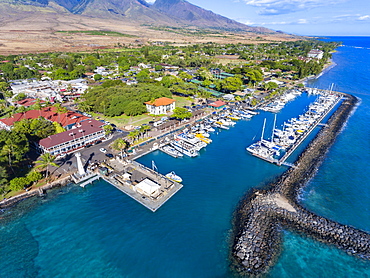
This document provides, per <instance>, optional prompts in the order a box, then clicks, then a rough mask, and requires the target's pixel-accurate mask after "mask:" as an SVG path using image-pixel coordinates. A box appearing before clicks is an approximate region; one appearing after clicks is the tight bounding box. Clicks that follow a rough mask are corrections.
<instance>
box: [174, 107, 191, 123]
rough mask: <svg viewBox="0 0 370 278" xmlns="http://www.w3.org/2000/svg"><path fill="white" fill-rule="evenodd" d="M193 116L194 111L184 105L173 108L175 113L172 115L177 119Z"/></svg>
mask: <svg viewBox="0 0 370 278" xmlns="http://www.w3.org/2000/svg"><path fill="white" fill-rule="evenodd" d="M191 116H192V113H191V112H189V111H188V110H187V109H186V108H183V107H176V108H175V109H174V110H173V114H172V117H175V118H176V119H180V120H183V119H186V118H190V117H191Z"/></svg>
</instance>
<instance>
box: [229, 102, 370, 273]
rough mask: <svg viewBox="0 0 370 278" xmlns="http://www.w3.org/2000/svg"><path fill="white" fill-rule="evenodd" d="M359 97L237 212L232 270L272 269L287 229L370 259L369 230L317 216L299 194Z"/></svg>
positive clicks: (342, 105) (247, 198)
mask: <svg viewBox="0 0 370 278" xmlns="http://www.w3.org/2000/svg"><path fill="white" fill-rule="evenodd" d="M356 103H357V99H356V98H355V97H353V96H346V98H345V99H344V101H343V102H342V104H341V105H340V107H339V108H338V109H337V111H336V112H335V113H334V114H333V115H332V116H331V117H330V119H329V121H328V124H327V125H326V126H325V127H323V129H321V130H320V132H319V133H318V134H317V136H316V137H315V139H314V140H313V141H312V142H311V143H310V144H309V145H308V146H307V148H306V149H305V151H304V152H303V153H302V154H301V155H300V157H299V158H298V160H297V162H296V165H297V167H294V168H290V169H288V170H287V171H286V172H285V173H283V174H282V175H281V176H280V178H279V179H277V181H276V182H275V183H272V184H269V185H267V189H266V190H259V191H253V192H250V194H248V195H247V196H246V197H245V199H244V200H243V201H242V202H241V204H240V206H239V208H238V209H237V211H236V212H235V218H234V234H233V242H232V248H231V253H230V258H231V262H232V267H233V269H234V270H235V271H236V272H237V273H239V274H242V275H260V274H263V273H265V272H266V271H268V269H269V267H270V266H271V265H273V264H274V262H275V261H276V260H277V258H278V255H279V253H280V250H281V239H282V234H281V231H282V229H289V230H293V231H296V232H298V233H300V234H305V235H307V236H309V237H312V238H314V239H316V240H319V241H321V242H324V243H327V244H331V245H335V246H337V247H338V248H340V249H342V250H344V251H345V252H347V253H348V254H351V255H355V256H357V257H360V258H362V259H366V260H370V234H369V233H367V232H365V231H361V230H358V229H355V228H353V227H350V226H348V225H342V224H339V223H337V222H334V221H331V220H329V219H326V218H324V217H321V216H318V215H316V214H314V213H312V212H310V211H308V210H307V209H305V208H303V207H302V205H301V204H300V203H299V201H298V196H299V194H300V192H301V189H302V187H303V186H305V185H306V183H307V182H308V181H309V180H310V179H311V178H312V177H313V175H314V174H315V172H316V169H317V168H318V167H319V165H320V164H321V162H322V160H323V158H324V156H325V154H326V151H327V150H328V148H329V147H330V146H331V145H332V143H333V142H334V141H335V138H336V136H337V135H338V133H339V132H340V130H341V129H342V127H343V125H344V123H345V122H346V121H347V119H348V116H349V114H350V113H351V111H352V110H353V107H354V106H355V105H356Z"/></svg>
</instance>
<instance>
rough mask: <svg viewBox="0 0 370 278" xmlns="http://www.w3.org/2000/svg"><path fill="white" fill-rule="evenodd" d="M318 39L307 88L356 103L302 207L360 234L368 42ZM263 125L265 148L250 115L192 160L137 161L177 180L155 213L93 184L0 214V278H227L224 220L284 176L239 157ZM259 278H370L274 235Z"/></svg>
mask: <svg viewBox="0 0 370 278" xmlns="http://www.w3.org/2000/svg"><path fill="white" fill-rule="evenodd" d="M329 39H331V40H340V41H343V42H344V45H345V46H343V47H340V48H338V51H337V52H336V53H335V54H334V55H333V59H334V61H335V62H336V64H337V65H336V66H335V67H334V68H332V69H330V70H329V71H327V72H326V73H325V74H323V75H322V76H321V77H320V78H319V79H316V80H311V81H310V82H309V84H308V85H309V86H312V87H318V88H324V89H326V88H328V87H329V86H330V84H331V83H335V86H334V88H335V89H336V90H338V91H343V92H348V93H351V94H354V95H356V96H358V97H360V98H361V103H360V105H359V106H358V108H357V110H356V112H355V113H354V114H353V115H352V116H351V118H350V119H349V121H348V123H347V124H346V127H345V128H344V129H343V131H342V133H341V134H340V135H339V137H338V140H337V142H336V143H335V144H334V146H333V147H332V148H331V149H330V150H329V152H328V154H327V156H326V159H325V161H324V163H323V165H322V166H321V167H320V169H319V171H318V173H317V175H316V176H315V177H314V178H313V179H312V181H310V183H309V184H308V185H307V187H306V188H305V191H304V193H303V195H302V202H303V203H304V205H305V206H307V207H308V208H309V209H310V210H312V211H314V212H316V213H318V214H320V215H323V216H326V217H329V218H331V219H334V220H336V221H339V222H341V223H344V224H348V225H352V226H354V227H357V228H361V229H363V230H366V231H370V186H369V185H370V177H369V173H370V169H369V167H370V166H369V164H368V161H369V159H370V152H369V149H370V148H369V147H370V146H369V144H370V143H369V134H370V130H369V129H370V125H369V122H370V109H369V105H370V90H369V85H370V68H369V67H367V65H368V64H369V62H370V49H369V48H370V38H364V37H357V38H351V37H344V38H329ZM359 47H361V48H359ZM314 100H315V96H307V95H305V94H303V95H302V96H300V97H298V98H297V99H296V100H295V101H294V102H291V103H289V104H288V105H287V106H286V107H285V108H284V109H283V110H282V111H281V112H280V113H279V114H278V115H277V125H281V124H282V123H283V121H285V120H287V119H289V118H291V117H295V116H297V115H299V114H301V113H302V112H303V111H304V109H305V107H306V106H307V105H308V103H310V102H312V101H314ZM265 118H266V131H265V138H268V137H269V134H271V130H272V125H273V115H272V114H271V113H266V112H262V113H261V114H259V115H257V116H256V117H254V118H253V119H252V120H251V121H240V122H238V124H237V125H236V126H235V127H234V128H232V129H230V130H226V131H221V132H217V133H215V134H213V135H212V137H211V138H212V139H213V143H212V144H210V145H209V146H207V148H206V149H205V150H202V151H201V155H200V156H199V157H197V158H192V159H191V158H187V157H184V158H180V159H174V158H172V157H169V156H167V155H165V154H163V153H161V152H159V151H156V152H153V153H152V154H150V155H147V156H145V157H143V158H141V159H140V160H139V162H140V163H143V164H145V165H147V166H150V165H151V162H152V161H155V164H156V165H157V167H158V169H159V171H160V172H161V173H164V174H166V173H167V172H169V171H172V170H174V171H175V172H176V173H177V174H178V175H180V176H181V177H182V178H183V180H184V181H183V183H184V187H183V188H182V189H181V190H180V191H179V192H178V193H177V194H176V195H175V196H174V197H173V198H171V199H170V200H169V201H168V202H167V203H166V204H165V205H164V206H163V207H162V208H160V209H159V210H158V211H157V212H155V213H152V212H151V211H149V210H148V209H146V208H144V207H143V206H141V205H140V204H138V203H136V202H135V201H134V200H132V199H131V198H129V197H128V196H126V195H124V194H123V193H121V192H120V191H118V190H117V189H115V188H114V187H113V186H111V185H109V184H107V183H105V182H102V181H98V182H95V183H94V184H92V185H88V186H87V187H85V188H80V187H79V186H76V185H72V186H68V187H64V188H61V189H58V190H54V191H52V192H50V193H49V194H48V195H47V196H46V197H45V198H33V199H28V200H25V201H23V202H21V203H20V204H19V205H18V206H17V207H16V208H12V209H8V210H5V211H3V212H2V214H1V215H0V217H1V219H0V221H1V222H0V277H135V278H136V277H138V278H139V277H161V278H162V277H184V278H186V277H233V276H232V274H231V273H230V270H229V260H228V254H229V244H230V229H231V222H232V216H233V211H234V210H235V208H236V206H237V204H238V202H239V201H240V199H241V198H242V197H243V195H244V194H245V193H246V192H248V191H249V190H250V189H251V188H258V187H263V186H264V185H265V184H266V183H267V182H269V181H271V180H273V179H274V178H275V177H276V176H278V175H279V174H281V173H282V172H283V171H284V170H285V169H284V168H283V167H278V166H276V165H271V164H269V163H266V162H264V161H261V160H259V159H257V158H255V157H253V156H251V155H249V154H248V153H247V152H246V151H245V147H246V146H247V145H249V144H250V143H252V142H253V141H254V140H256V139H258V138H259V137H260V136H261V132H262V123H263V120H264V119H265ZM303 147H304V146H302V147H301V149H302V148H303ZM298 151H300V150H298ZM297 154H298V153H296V154H294V155H295V156H296V155H297ZM294 155H293V157H292V158H291V161H292V160H293V159H294ZM267 276H268V277H333V278H334V277H353V278H354V277H370V262H368V261H362V260H359V259H357V258H354V257H351V256H349V255H347V254H345V253H344V252H342V251H341V250H338V249H336V248H334V247H331V246H327V245H324V244H321V243H319V242H317V241H314V240H312V239H309V238H306V237H304V236H300V235H297V234H294V233H292V232H290V231H285V232H284V244H283V251H282V253H281V256H280V258H279V260H278V262H277V264H276V265H275V266H274V267H273V268H272V269H271V271H270V272H269V273H268V274H267Z"/></svg>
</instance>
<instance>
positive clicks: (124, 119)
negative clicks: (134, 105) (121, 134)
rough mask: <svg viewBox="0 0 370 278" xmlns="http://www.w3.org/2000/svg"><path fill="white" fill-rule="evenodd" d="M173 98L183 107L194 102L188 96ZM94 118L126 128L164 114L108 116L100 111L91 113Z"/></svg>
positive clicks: (156, 118) (178, 105)
mask: <svg viewBox="0 0 370 278" xmlns="http://www.w3.org/2000/svg"><path fill="white" fill-rule="evenodd" d="M172 97H173V99H175V100H176V107H183V106H186V105H188V106H190V104H191V103H192V99H190V98H188V97H179V96H172ZM90 114H91V115H92V116H93V117H94V118H96V119H98V120H100V119H103V120H105V121H108V122H110V123H112V124H115V125H116V126H117V127H118V128H120V129H124V127H125V126H126V125H133V126H140V125H142V124H147V123H149V122H150V121H156V120H159V119H160V118H161V117H163V116H164V115H159V116H150V115H148V114H143V115H139V116H134V117H129V116H126V115H121V116H116V117H106V116H103V115H102V114H98V113H93V112H91V113H90Z"/></svg>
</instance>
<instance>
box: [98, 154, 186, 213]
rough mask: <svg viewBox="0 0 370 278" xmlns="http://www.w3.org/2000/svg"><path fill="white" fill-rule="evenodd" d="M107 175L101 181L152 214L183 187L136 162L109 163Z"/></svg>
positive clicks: (102, 176)
mask: <svg viewBox="0 0 370 278" xmlns="http://www.w3.org/2000/svg"><path fill="white" fill-rule="evenodd" d="M105 166H107V167H108V168H109V170H110V171H109V173H108V174H107V175H100V177H101V178H102V179H104V180H105V181H106V182H108V183H110V184H111V185H113V186H114V187H115V188H117V189H118V190H120V191H121V192H123V193H125V194H126V195H127V196H129V197H131V198H132V199H134V200H135V201H137V202H139V203H140V204H141V205H143V206H144V207H146V208H148V209H150V210H151V211H152V212H155V211H157V210H158V209H159V208H160V207H161V206H162V205H163V204H164V203H166V202H167V201H168V200H169V199H170V198H171V197H173V196H174V195H175V194H176V193H177V192H178V191H179V190H180V189H181V188H182V187H183V185H182V184H180V183H177V182H175V181H172V180H170V179H168V178H167V177H166V176H164V175H162V174H161V173H159V172H157V171H155V170H153V169H150V168H148V167H146V166H144V165H142V164H140V163H138V162H136V161H126V162H124V163H122V162H119V161H110V163H109V164H106V165H105Z"/></svg>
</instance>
